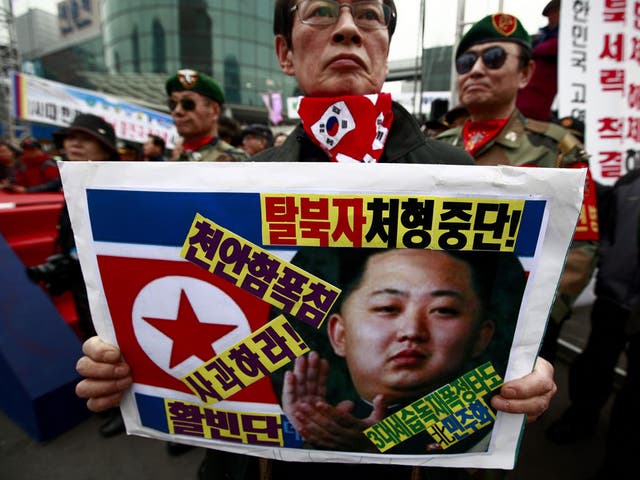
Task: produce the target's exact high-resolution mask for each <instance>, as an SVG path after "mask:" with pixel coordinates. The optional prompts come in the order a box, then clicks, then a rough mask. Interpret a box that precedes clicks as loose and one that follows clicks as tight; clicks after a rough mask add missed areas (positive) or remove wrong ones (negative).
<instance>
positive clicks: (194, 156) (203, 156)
mask: <svg viewBox="0 0 640 480" xmlns="http://www.w3.org/2000/svg"><path fill="white" fill-rule="evenodd" d="M248 159H249V156H248V155H247V154H246V152H245V151H244V150H240V149H239V148H235V147H233V146H231V145H229V144H228V143H227V142H225V141H224V140H221V139H219V138H216V139H214V140H213V141H211V142H209V143H207V144H206V145H204V146H202V147H200V148H199V149H198V150H196V151H195V152H188V153H187V152H182V153H181V154H180V157H179V158H178V160H179V161H181V162H242V161H245V160H248Z"/></svg>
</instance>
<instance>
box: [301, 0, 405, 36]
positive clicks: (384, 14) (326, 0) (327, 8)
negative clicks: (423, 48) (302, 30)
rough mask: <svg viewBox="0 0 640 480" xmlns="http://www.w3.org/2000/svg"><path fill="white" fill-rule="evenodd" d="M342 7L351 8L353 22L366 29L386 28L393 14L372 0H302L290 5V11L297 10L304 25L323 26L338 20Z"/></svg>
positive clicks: (382, 4) (381, 4)
mask: <svg viewBox="0 0 640 480" xmlns="http://www.w3.org/2000/svg"><path fill="white" fill-rule="evenodd" d="M342 7H347V8H348V9H349V10H351V16H352V17H353V21H354V23H355V24H356V25H357V26H358V27H360V28H363V29H366V30H375V29H383V28H387V27H388V26H389V22H391V18H392V17H393V16H395V12H393V10H392V9H391V7H389V5H385V4H384V3H379V2H373V1H372V2H354V3H338V2H334V1H333V0H303V1H301V2H300V3H298V4H297V5H294V6H293V7H291V12H292V13H293V12H295V11H296V10H297V11H298V16H299V17H300V21H301V22H302V23H304V24H305V25H313V26H316V27H324V26H327V25H333V24H335V23H337V22H338V18H340V9H342Z"/></svg>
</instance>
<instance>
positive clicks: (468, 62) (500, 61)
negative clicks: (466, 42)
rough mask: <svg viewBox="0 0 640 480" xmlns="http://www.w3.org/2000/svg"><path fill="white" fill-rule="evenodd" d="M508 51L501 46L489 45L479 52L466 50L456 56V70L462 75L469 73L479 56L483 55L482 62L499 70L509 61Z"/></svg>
mask: <svg viewBox="0 0 640 480" xmlns="http://www.w3.org/2000/svg"><path fill="white" fill-rule="evenodd" d="M507 55H508V53H507V51H506V50H505V49H504V48H502V47H500V46H497V45H496V46H494V47H489V48H487V49H485V50H482V51H481V52H480V53H478V52H466V53H463V54H462V55H460V56H459V57H458V58H456V71H457V72H458V74H460V75H464V74H465V73H469V72H470V71H471V69H472V68H473V66H474V65H475V64H476V61H477V60H478V57H482V62H483V63H484V64H485V65H486V66H487V68H488V69H490V70H498V69H499V68H500V67H502V66H503V65H504V62H506V61H507Z"/></svg>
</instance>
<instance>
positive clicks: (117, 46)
mask: <svg viewBox="0 0 640 480" xmlns="http://www.w3.org/2000/svg"><path fill="white" fill-rule="evenodd" d="M272 28H273V2H271V1H265V0H183V1H179V0H138V1H132V0H108V1H106V2H103V3H102V38H103V42H104V54H105V62H106V66H107V70H108V71H109V72H110V73H112V74H117V73H120V74H135V73H170V72H175V71H176V70H178V69H180V68H193V69H196V70H201V71H203V72H206V73H208V74H210V75H212V76H213V77H214V78H215V79H216V80H217V81H219V82H220V83H221V85H222V87H223V89H224V91H225V93H226V97H227V103H232V104H241V105H246V106H256V107H264V103H263V100H262V95H263V94H264V93H267V92H274V91H278V92H281V93H282V96H283V97H287V96H292V95H295V94H296V93H297V92H296V83H295V80H294V79H293V78H290V77H287V76H286V75H284V74H283V73H282V72H281V70H280V67H279V66H278V63H277V60H276V56H275V52H274V47H273V30H272Z"/></svg>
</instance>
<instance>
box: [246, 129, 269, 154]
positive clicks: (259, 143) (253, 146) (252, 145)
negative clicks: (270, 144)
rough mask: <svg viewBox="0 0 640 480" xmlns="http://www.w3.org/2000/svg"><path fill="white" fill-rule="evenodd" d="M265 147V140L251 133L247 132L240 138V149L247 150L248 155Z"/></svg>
mask: <svg viewBox="0 0 640 480" xmlns="http://www.w3.org/2000/svg"><path fill="white" fill-rule="evenodd" d="M265 148H267V140H266V139H265V138H264V137H261V136H259V135H255V134H253V133H247V134H246V135H245V136H244V137H243V138H242V149H243V150H244V151H245V152H247V154H248V155H249V156H251V155H255V154H256V153H258V152H261V151H262V150H264V149H265Z"/></svg>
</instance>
